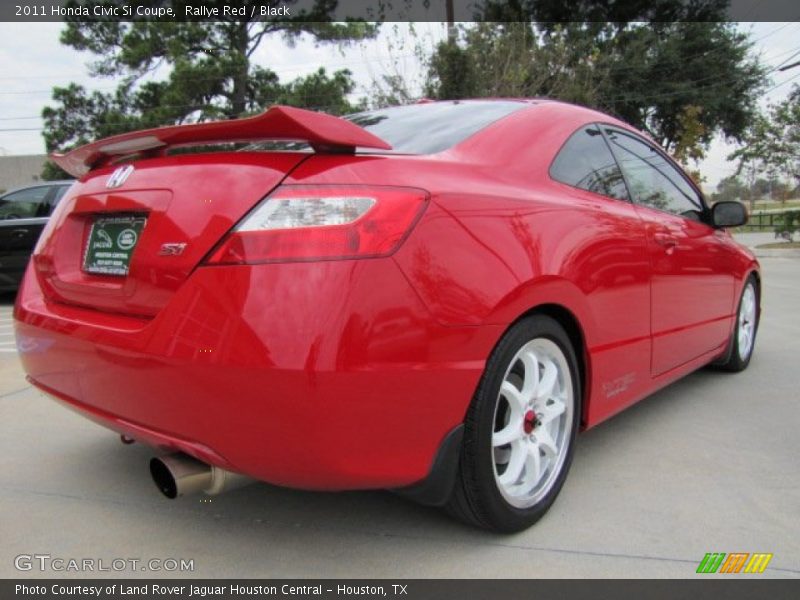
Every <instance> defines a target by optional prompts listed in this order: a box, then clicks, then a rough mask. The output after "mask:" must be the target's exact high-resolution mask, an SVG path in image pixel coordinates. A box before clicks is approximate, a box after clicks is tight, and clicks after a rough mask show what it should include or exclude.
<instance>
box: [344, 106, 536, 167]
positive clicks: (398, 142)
mask: <svg viewBox="0 0 800 600" xmlns="http://www.w3.org/2000/svg"><path fill="white" fill-rule="evenodd" d="M528 107H530V104H529V103H525V102H511V101H504V100H490V101H458V100H454V101H452V102H435V103H434V102H432V103H425V104H412V105H410V106H395V107H393V108H385V109H380V110H372V111H368V112H362V113H356V114H353V115H347V116H345V117H344V118H345V119H347V120H348V121H352V122H353V123H355V124H356V125H358V126H359V127H363V128H364V129H366V130H367V131H369V132H370V133H372V134H374V135H377V136H378V137H379V138H381V139H382V140H385V141H387V142H389V144H391V146H392V151H393V152H397V153H400V154H433V153H435V152H441V151H443V150H447V149H448V148H451V147H452V146H455V145H456V144H458V143H459V142H462V141H464V140H465V139H467V138H468V137H469V136H471V135H472V134H474V133H477V132H478V131H480V130H481V129H483V128H484V127H486V126H487V125H489V124H491V123H494V122H495V121H497V120H498V119H502V118H503V117H505V116H508V115H510V114H511V113H513V112H516V111H518V110H520V109H522V108H528ZM366 150H367V149H365V151H366ZM370 152H372V150H370Z"/></svg>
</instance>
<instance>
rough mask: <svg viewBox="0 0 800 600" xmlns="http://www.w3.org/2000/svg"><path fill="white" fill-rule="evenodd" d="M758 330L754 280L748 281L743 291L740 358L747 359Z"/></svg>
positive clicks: (739, 336)
mask: <svg viewBox="0 0 800 600" xmlns="http://www.w3.org/2000/svg"><path fill="white" fill-rule="evenodd" d="M755 331H756V290H755V286H754V285H753V282H752V281H748V282H747V285H746V286H745V288H744V292H742V302H741V305H740V306H739V323H738V326H737V332H736V335H737V336H738V342H739V358H740V359H741V360H743V361H745V360H747V359H748V357H749V356H750V353H751V352H752V351H753V340H754V339H755Z"/></svg>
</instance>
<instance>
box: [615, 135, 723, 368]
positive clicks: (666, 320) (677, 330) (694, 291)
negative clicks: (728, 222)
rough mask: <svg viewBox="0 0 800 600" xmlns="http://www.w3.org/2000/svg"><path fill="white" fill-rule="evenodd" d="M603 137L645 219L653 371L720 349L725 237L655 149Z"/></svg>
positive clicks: (628, 138) (639, 141)
mask: <svg viewBox="0 0 800 600" xmlns="http://www.w3.org/2000/svg"><path fill="white" fill-rule="evenodd" d="M604 131H605V134H606V136H607V138H608V140H609V143H610V145H611V148H612V150H613V151H614V154H615V156H616V157H617V161H618V162H619V165H620V168H621V169H622V172H623V174H624V176H625V179H626V181H627V183H628V187H629V190H630V193H631V197H632V198H633V200H634V202H635V204H636V210H637V212H638V213H639V215H640V216H641V218H642V220H643V221H644V222H645V229H646V232H647V249H648V250H647V251H648V255H649V257H650V265H651V271H652V275H651V282H650V297H651V311H650V315H651V316H650V318H651V336H652V338H653V343H652V357H651V373H652V375H653V376H658V375H661V374H663V373H666V372H667V371H669V370H671V369H674V368H676V367H678V366H680V365H682V364H684V363H686V362H688V361H690V360H692V359H694V358H697V357H699V356H701V355H703V354H705V353H708V352H711V351H712V350H715V349H717V348H720V347H721V346H723V345H724V344H725V343H726V342H727V338H728V335H729V333H730V315H731V307H732V305H733V294H734V279H733V272H732V265H731V260H732V257H731V256H730V254H729V251H728V247H727V244H726V242H725V240H724V235H723V234H722V233H721V232H718V231H717V230H715V229H713V228H712V227H711V226H709V225H708V224H707V223H706V222H704V220H705V219H707V218H708V214H709V211H708V209H707V208H706V206H705V203H704V201H703V198H702V195H701V194H700V192H699V191H698V190H697V189H696V188H695V187H694V185H692V184H691V183H690V181H689V179H688V178H687V177H686V175H685V174H684V173H683V171H681V170H680V169H679V168H678V167H677V166H676V165H674V163H672V161H671V160H670V159H669V158H668V157H667V156H666V155H665V154H664V153H663V152H662V151H661V150H660V149H658V148H657V147H656V146H655V145H654V144H652V143H650V142H648V141H646V140H645V139H644V138H642V137H639V136H637V135H635V134H633V133H631V132H628V131H624V130H622V129H617V128H614V127H605V128H604Z"/></svg>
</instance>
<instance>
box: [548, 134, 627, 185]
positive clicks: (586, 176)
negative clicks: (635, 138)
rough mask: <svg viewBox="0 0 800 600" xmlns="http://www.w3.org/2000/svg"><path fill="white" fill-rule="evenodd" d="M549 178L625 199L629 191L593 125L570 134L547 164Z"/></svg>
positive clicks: (604, 142)
mask: <svg viewBox="0 0 800 600" xmlns="http://www.w3.org/2000/svg"><path fill="white" fill-rule="evenodd" d="M550 177H552V178H553V179H555V180H557V181H560V182H561V183H566V184H567V185H571V186H574V187H577V188H581V189H582V190H588V191H590V192H594V193H595V194H602V195H603V196H608V197H610V198H616V199H617V200H627V199H628V190H627V188H626V187H625V180H624V179H623V178H622V173H621V172H620V170H619V166H618V165H617V161H615V160H614V156H613V155H612V154H611V151H610V150H609V149H608V145H607V144H606V141H605V140H604V139H603V134H602V133H600V129H598V128H597V127H596V126H594V125H592V126H589V127H582V128H581V129H579V130H578V131H576V132H575V133H573V134H572V136H571V137H570V138H569V139H568V140H567V143H566V144H564V147H563V148H561V150H560V151H559V153H558V156H556V158H555V160H554V161H553V164H552V166H551V167H550Z"/></svg>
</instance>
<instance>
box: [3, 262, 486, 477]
mask: <svg viewBox="0 0 800 600" xmlns="http://www.w3.org/2000/svg"><path fill="white" fill-rule="evenodd" d="M15 316H16V318H17V323H16V328H17V336H18V345H19V346H20V357H21V359H22V363H23V366H24V368H25V370H26V371H27V373H28V375H29V378H30V380H31V381H32V382H33V383H34V384H35V385H37V386H38V387H39V388H40V389H42V390H44V391H45V392H47V393H49V394H50V395H52V396H54V397H56V398H58V399H59V400H60V401H62V402H63V403H65V404H67V405H68V406H69V407H71V408H73V409H75V410H77V411H78V412H80V413H81V414H83V415H85V416H87V417H88V418H91V419H92V420H94V421H96V422H98V423H101V424H103V425H105V426H106V427H109V428H111V429H113V430H115V431H118V432H120V433H124V434H125V435H127V436H130V437H132V438H135V439H138V440H140V441H141V442H143V443H146V444H150V445H152V446H155V447H159V448H162V449H165V450H173V451H182V452H186V453H187V454H190V455H192V456H195V457H196V458H198V459H200V460H203V461H205V462H208V463H211V464H215V465H217V466H220V467H222V468H225V469H228V470H233V471H238V472H241V473H245V474H247V475H250V476H252V477H255V478H258V479H261V480H265V481H269V482H271V483H275V484H279V485H286V486H291V487H298V488H305V489H328V490H335V489H367V488H386V487H390V488H396V487H403V486H408V485H411V484H413V483H416V482H418V481H420V480H422V479H424V478H425V477H426V476H427V475H428V473H429V472H430V471H431V468H432V465H433V462H434V458H435V456H436V453H437V449H438V448H439V446H440V444H441V443H442V441H443V440H444V439H445V437H446V436H447V434H448V433H450V432H451V431H452V430H453V429H454V428H455V427H457V426H458V424H459V423H461V422H462V421H463V418H464V414H465V412H466V409H467V406H468V404H469V401H470V399H471V397H472V394H473V392H474V389H475V387H476V385H477V382H478V379H479V377H480V375H481V372H482V370H483V366H484V360H485V357H486V356H487V355H488V353H489V351H490V349H491V347H492V346H493V344H494V343H495V341H496V339H497V337H499V335H500V333H501V331H500V329H499V328H498V327H495V326H491V327H465V328H455V327H442V326H440V325H438V324H437V323H436V321H435V320H434V319H432V318H431V316H430V314H429V313H428V312H427V310H426V309H425V307H424V306H423V305H422V304H421V302H420V301H419V299H418V298H417V296H416V295H415V293H414V291H413V290H412V289H411V288H410V287H409V285H408V283H407V281H406V280H405V278H404V277H403V276H402V274H401V273H400V271H399V269H398V268H397V267H396V265H395V264H394V262H393V260H392V259H380V260H361V261H330V262H317V263H294V264H275V265H259V266H235V267H205V268H200V269H197V270H196V271H195V272H194V274H193V275H192V276H191V277H190V278H189V279H188V280H187V281H186V282H185V283H184V284H183V285H182V286H181V288H180V289H179V291H178V292H177V293H176V294H175V295H174V296H173V298H172V299H171V300H170V302H169V304H168V305H167V306H166V307H165V308H164V309H162V310H161V311H160V312H159V314H158V315H157V316H156V317H155V318H153V319H151V320H139V319H132V318H129V317H122V316H114V315H110V314H108V313H100V312H96V311H91V310H87V309H83V308H76V307H69V306H66V305H62V304H53V303H49V302H46V301H45V299H44V296H43V294H42V291H41V289H40V288H39V285H38V282H37V280H36V278H35V276H33V274H29V276H28V277H27V278H26V280H25V282H24V284H23V287H22V289H21V291H20V293H19V295H18V300H17V307H16V310H15Z"/></svg>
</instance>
